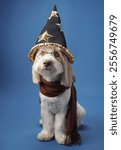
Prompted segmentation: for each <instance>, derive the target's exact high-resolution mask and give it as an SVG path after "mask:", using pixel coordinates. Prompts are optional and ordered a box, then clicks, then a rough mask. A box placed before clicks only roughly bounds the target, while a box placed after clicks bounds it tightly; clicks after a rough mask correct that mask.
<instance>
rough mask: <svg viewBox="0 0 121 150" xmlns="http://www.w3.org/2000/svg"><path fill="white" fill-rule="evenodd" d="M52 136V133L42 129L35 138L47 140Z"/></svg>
mask: <svg viewBox="0 0 121 150" xmlns="http://www.w3.org/2000/svg"><path fill="white" fill-rule="evenodd" d="M53 136H54V135H53V133H49V132H47V131H44V130H43V131H41V132H40V133H38V135H37V139H38V140H41V141H49V140H51V139H52V138H53Z"/></svg>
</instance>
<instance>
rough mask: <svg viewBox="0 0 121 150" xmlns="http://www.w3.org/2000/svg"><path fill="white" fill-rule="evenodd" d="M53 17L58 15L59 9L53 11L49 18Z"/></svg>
mask: <svg viewBox="0 0 121 150" xmlns="http://www.w3.org/2000/svg"><path fill="white" fill-rule="evenodd" d="M52 17H58V15H57V11H52V13H51V15H50V17H49V20H50V19H51V18H52Z"/></svg>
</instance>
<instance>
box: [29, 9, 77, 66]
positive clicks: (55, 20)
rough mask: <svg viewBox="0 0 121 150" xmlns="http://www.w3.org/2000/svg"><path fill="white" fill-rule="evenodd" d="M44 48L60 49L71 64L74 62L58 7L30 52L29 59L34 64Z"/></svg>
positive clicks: (53, 11)
mask: <svg viewBox="0 0 121 150" xmlns="http://www.w3.org/2000/svg"><path fill="white" fill-rule="evenodd" d="M43 46H44V47H45V46H46V47H52V48H54V47H58V48H60V49H61V50H62V51H63V52H64V53H65V55H66V56H67V58H68V60H69V62H70V63H71V64H72V63H73V62H74V57H73V55H72V53H71V52H70V50H69V49H67V46H66V40H65V37H64V33H63V31H62V27H61V19H60V16H59V14H58V12H57V9H56V6H54V8H53V10H52V12H51V15H50V17H49V18H48V21H47V23H46V25H45V26H44V28H43V30H42V32H41V33H40V35H39V37H38V39H37V42H36V44H35V46H33V47H32V48H31V50H30V52H29V55H28V57H29V59H30V60H31V61H32V62H34V59H35V56H36V53H37V51H38V50H39V48H40V47H43Z"/></svg>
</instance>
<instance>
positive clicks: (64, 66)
mask: <svg viewBox="0 0 121 150" xmlns="http://www.w3.org/2000/svg"><path fill="white" fill-rule="evenodd" d="M40 76H42V77H43V78H44V77H45V78H50V77H51V79H53V81H54V80H57V79H59V80H60V83H61V84H62V85H65V86H71V84H72V82H73V80H74V75H73V71H72V67H71V64H70V63H69V61H68V59H67V57H66V55H65V54H64V53H63V52H62V51H61V49H60V48H51V47H50V48H48V47H46V46H45V47H43V48H40V49H39V50H38V52H37V54H36V56H35V60H34V63H33V66H32V77H33V82H34V83H36V84H38V83H40V82H41V78H40Z"/></svg>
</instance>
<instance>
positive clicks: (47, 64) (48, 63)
mask: <svg viewBox="0 0 121 150" xmlns="http://www.w3.org/2000/svg"><path fill="white" fill-rule="evenodd" d="M51 64H52V62H51V61H46V62H44V66H45V67H49V66H50V65H51Z"/></svg>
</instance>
